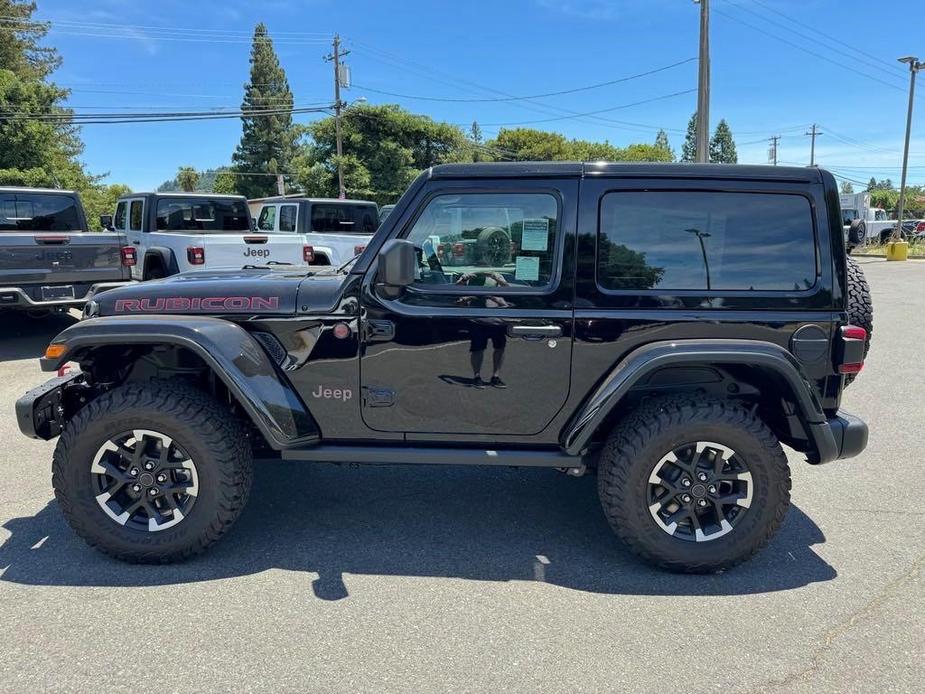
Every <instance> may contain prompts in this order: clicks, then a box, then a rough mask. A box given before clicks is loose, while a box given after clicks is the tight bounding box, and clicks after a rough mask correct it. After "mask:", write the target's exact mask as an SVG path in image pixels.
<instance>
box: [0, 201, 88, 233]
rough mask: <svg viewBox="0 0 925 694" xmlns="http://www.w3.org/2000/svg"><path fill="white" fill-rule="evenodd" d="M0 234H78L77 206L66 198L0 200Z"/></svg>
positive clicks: (78, 218) (79, 229)
mask: <svg viewBox="0 0 925 694" xmlns="http://www.w3.org/2000/svg"><path fill="white" fill-rule="evenodd" d="M0 231H7V232H10V231H81V228H80V215H78V213H77V202H76V201H75V200H74V198H71V197H68V196H66V195H41V194H39V195H36V194H22V193H19V194H16V195H8V196H6V197H2V198H0Z"/></svg>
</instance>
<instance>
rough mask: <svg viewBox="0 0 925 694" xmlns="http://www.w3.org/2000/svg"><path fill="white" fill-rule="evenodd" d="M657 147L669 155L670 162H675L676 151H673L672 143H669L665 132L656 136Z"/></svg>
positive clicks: (659, 132) (661, 131)
mask: <svg viewBox="0 0 925 694" xmlns="http://www.w3.org/2000/svg"><path fill="white" fill-rule="evenodd" d="M655 147H656V148H657V149H661V150H664V151H665V152H666V153H667V154H668V156H669V159H668V161H674V150H673V149H671V143H670V142H668V133H666V132H665V131H664V130H659V131H658V134H657V135H656V136H655Z"/></svg>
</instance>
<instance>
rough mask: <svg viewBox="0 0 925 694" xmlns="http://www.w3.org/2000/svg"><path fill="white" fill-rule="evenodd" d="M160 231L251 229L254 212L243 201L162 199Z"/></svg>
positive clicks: (158, 215) (158, 208)
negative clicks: (252, 213)
mask: <svg viewBox="0 0 925 694" xmlns="http://www.w3.org/2000/svg"><path fill="white" fill-rule="evenodd" d="M157 230H158V231H197V232H220V231H250V230H251V215H250V211H249V210H248V209H247V204H246V203H245V202H244V201H243V200H227V199H221V198H217V199H210V198H161V199H160V200H158V201H157Z"/></svg>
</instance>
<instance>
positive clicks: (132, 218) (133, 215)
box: [128, 200, 144, 231]
mask: <svg viewBox="0 0 925 694" xmlns="http://www.w3.org/2000/svg"><path fill="white" fill-rule="evenodd" d="M143 209H144V203H143V202H142V201H141V200H132V207H131V208H130V209H129V213H128V217H129V224H130V225H131V226H130V227H129V228H130V229H131V230H132V231H141V211H142V210H143Z"/></svg>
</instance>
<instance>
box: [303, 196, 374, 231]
mask: <svg viewBox="0 0 925 694" xmlns="http://www.w3.org/2000/svg"><path fill="white" fill-rule="evenodd" d="M378 226H379V209H378V208H377V207H376V206H375V205H355V204H354V205H345V204H338V203H336V202H324V203H318V202H316V203H312V231H320V232H322V233H323V232H336V233H338V234H372V233H373V232H374V231H376V227H378Z"/></svg>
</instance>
